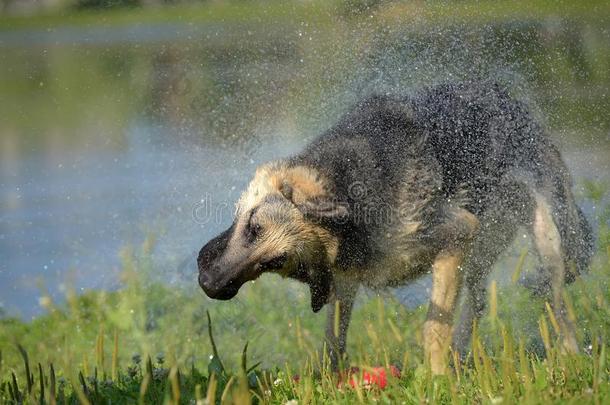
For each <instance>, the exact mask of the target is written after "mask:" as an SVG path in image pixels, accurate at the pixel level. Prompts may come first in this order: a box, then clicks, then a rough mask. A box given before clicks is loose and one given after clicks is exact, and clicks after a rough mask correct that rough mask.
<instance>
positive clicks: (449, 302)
mask: <svg viewBox="0 0 610 405" xmlns="http://www.w3.org/2000/svg"><path fill="white" fill-rule="evenodd" d="M463 258H464V255H463V253H462V252H461V251H460V250H457V249H456V250H451V251H446V252H441V253H440V254H439V255H438V256H437V257H436V259H435V261H434V264H433V267H432V295H431V297H430V307H429V308H428V316H427V318H426V322H425V323H424V350H425V355H426V359H427V360H429V361H430V368H431V369H432V373H433V374H444V373H445V368H446V365H447V352H448V349H449V345H450V342H451V339H450V337H451V329H452V324H453V314H454V310H455V306H456V302H457V299H458V293H459V289H460V284H461V277H462V275H461V269H460V266H461V264H462V261H463Z"/></svg>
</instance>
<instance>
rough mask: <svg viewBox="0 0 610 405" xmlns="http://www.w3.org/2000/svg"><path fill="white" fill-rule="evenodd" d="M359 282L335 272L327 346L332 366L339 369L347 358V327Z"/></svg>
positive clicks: (328, 316)
mask: <svg viewBox="0 0 610 405" xmlns="http://www.w3.org/2000/svg"><path fill="white" fill-rule="evenodd" d="M357 292H358V284H357V283H356V282H355V281H353V280H351V279H350V278H347V277H343V276H342V275H341V274H335V277H334V289H333V293H332V295H331V298H330V300H329V303H328V310H327V311H328V312H327V318H326V341H325V348H326V351H327V353H328V356H329V359H330V364H331V367H332V368H333V369H334V370H337V369H338V368H339V367H340V366H342V362H343V361H344V360H345V359H344V355H345V347H346V343H347V329H348V327H349V321H350V318H351V315H352V308H353V306H354V299H355V297H356V293H357Z"/></svg>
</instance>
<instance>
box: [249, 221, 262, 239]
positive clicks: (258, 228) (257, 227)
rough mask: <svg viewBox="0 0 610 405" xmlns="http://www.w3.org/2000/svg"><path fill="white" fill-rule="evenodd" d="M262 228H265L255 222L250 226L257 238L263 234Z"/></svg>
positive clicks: (251, 231)
mask: <svg viewBox="0 0 610 405" xmlns="http://www.w3.org/2000/svg"><path fill="white" fill-rule="evenodd" d="M262 230H263V228H262V227H261V226H260V225H259V224H253V225H251V226H250V233H251V234H252V236H254V237H255V238H256V237H257V236H259V235H260V234H261V231H262Z"/></svg>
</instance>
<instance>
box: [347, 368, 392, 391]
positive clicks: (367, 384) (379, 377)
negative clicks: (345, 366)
mask: <svg viewBox="0 0 610 405" xmlns="http://www.w3.org/2000/svg"><path fill="white" fill-rule="evenodd" d="M358 371H359V370H358V368H352V369H351V370H350V377H349V385H351V386H352V388H356V385H357V384H360V385H361V386H362V387H364V388H373V387H374V386H375V385H376V386H377V387H379V388H381V389H384V388H385V387H386V386H387V385H388V377H387V373H386V369H385V368H384V367H373V368H370V369H368V370H364V371H362V375H361V376H360V380H359V381H356V380H355V379H354V374H356V373H357V372H358ZM390 374H391V375H392V376H393V377H396V378H400V370H399V369H398V367H396V366H390Z"/></svg>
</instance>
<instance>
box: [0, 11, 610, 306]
mask: <svg viewBox="0 0 610 405" xmlns="http://www.w3.org/2000/svg"><path fill="white" fill-rule="evenodd" d="M551 28H553V27H551ZM551 28H549V27H546V26H545V25H544V24H542V25H541V24H537V23H531V24H525V25H518V24H517V25H516V26H513V25H511V26H509V27H505V26H501V27H499V28H498V27H495V28H494V29H495V30H496V31H494V30H492V31H494V32H493V33H492V34H488V31H489V29H488V27H483V28H480V27H479V28H472V29H470V30H466V31H465V33H462V34H460V35H457V36H455V38H454V43H453V44H452V45H448V44H447V43H446V42H444V40H443V41H441V40H439V39H438V38H437V39H434V38H436V31H435V30H430V31H425V32H423V33H422V32H415V31H412V30H407V31H406V32H402V33H401V32H397V33H396V32H395V33H393V34H392V35H379V36H376V37H374V38H373V39H372V40H371V39H369V41H370V42H369V43H362V44H353V43H351V42H349V41H346V39H345V38H344V37H343V35H344V31H342V30H347V31H349V30H348V28H345V27H344V28H332V29H329V28H328V27H327V28H326V31H323V30H321V29H317V28H315V27H309V26H308V27H303V26H300V27H297V28H292V27H281V26H280V27H273V28H269V29H264V30H262V31H261V29H260V27H259V29H258V31H254V28H252V27H243V26H242V27H227V26H223V25H218V26H214V25H210V26H205V27H193V26H192V25H180V24H159V25H146V26H136V27H135V28H103V27H92V28H62V29H53V30H26V31H7V32H1V31H0V170H1V171H0V309H2V310H3V311H5V312H7V313H9V314H12V315H18V316H22V317H25V318H29V317H31V316H34V315H36V314H38V313H40V312H41V309H40V307H39V304H38V299H39V296H40V295H41V294H40V292H41V290H43V289H44V290H48V291H49V292H50V293H51V295H52V296H53V297H54V298H56V299H61V297H62V296H63V294H64V293H65V291H66V288H68V287H70V286H73V287H75V288H76V289H77V290H81V289H85V288H106V289H115V288H120V282H119V278H118V275H119V272H120V260H119V252H120V251H121V249H123V248H125V247H126V246H130V245H132V246H138V245H140V244H141V243H142V241H143V240H144V239H145V238H146V237H148V236H149V235H155V237H156V241H157V242H156V248H155V249H154V252H153V261H154V263H155V267H156V268H157V269H158V270H159V273H160V275H161V277H162V278H163V279H164V280H166V281H167V282H169V283H176V284H177V285H179V284H182V283H186V284H189V283H190V284H192V283H195V282H196V264H195V259H194V254H195V252H196V251H197V250H198V249H199V248H200V247H201V246H202V244H203V243H204V242H206V241H207V240H208V239H209V238H210V237H212V236H214V235H215V234H216V233H217V232H218V231H220V230H221V229H223V228H224V227H226V226H227V225H228V224H229V223H230V221H231V215H232V210H233V204H234V202H235V201H236V199H237V198H238V196H239V193H240V192H241V190H242V189H243V187H244V186H245V184H246V183H247V181H248V179H249V178H250V176H251V175H252V173H253V171H254V168H255V167H256V166H257V165H258V164H260V163H261V162H263V161H266V160H269V159H273V158H278V157H282V156H286V155H289V154H290V153H293V152H295V151H297V150H299V149H300V148H301V147H302V146H303V145H304V144H305V143H306V142H307V141H308V140H309V139H311V138H312V137H313V136H315V134H317V133H318V132H319V131H321V130H322V129H324V128H325V127H327V126H328V125H329V124H330V123H332V121H333V120H335V119H337V118H338V116H339V114H340V112H341V111H342V110H344V109H345V108H346V107H347V106H348V105H349V104H350V103H351V102H353V101H354V100H356V99H357V98H358V97H359V96H360V95H362V94H366V93H368V92H370V91H389V90H391V91H403V90H404V92H406V93H408V92H410V91H413V90H414V89H416V88H417V87H418V86H419V87H421V85H422V84H425V83H431V82H435V81H441V80H446V79H453V78H456V77H457V78H458V79H459V78H460V75H457V74H455V72H456V71H461V72H463V76H464V77H468V74H470V73H473V72H472V69H473V67H477V71H476V72H475V73H478V74H481V73H483V72H484V71H485V70H489V71H491V72H492V73H493V74H494V75H496V76H498V77H501V78H503V79H505V80H508V81H510V82H511V83H516V85H515V88H516V91H517V93H519V94H525V95H526V96H527V97H528V98H531V99H532V101H534V102H536V104H537V105H538V106H539V108H540V112H541V115H542V116H544V117H546V119H547V120H548V122H549V125H550V126H551V127H552V133H553V136H554V137H555V139H556V140H557V142H558V143H559V144H560V145H561V148H562V150H563V151H564V157H565V159H566V161H567V163H568V165H569V166H570V167H571V168H572V170H573V173H574V177H575V179H576V180H577V184H581V182H582V180H583V179H588V180H594V181H601V182H608V181H609V180H610V177H609V173H610V141H609V139H608V109H607V107H608V96H607V94H608V93H607V92H608V87H607V84H608V73H607V71H604V69H606V68H607V67H608V66H607V59H605V61H606V62H603V61H602V63H601V65H600V64H599V60H598V58H597V57H596V56H586V55H589V54H587V52H584V55H585V56H582V55H581V57H583V58H585V62H587V63H588V64H587V65H586V66H587V68H586V69H588V70H587V71H586V72H585V73H583V74H584V75H585V77H584V78H582V77H580V78H579V77H577V76H578V75H576V76H575V75H574V74H571V73H569V72H568V73H565V72H562V71H561V69H564V70H565V69H576V71H577V73H578V71H579V69H583V68H582V66H581V65H582V63H581V62H582V61H580V59H578V55H577V57H576V61H573V60H571V59H569V58H568V57H565V55H563V54H562V53H561V51H560V52H559V53H558V54H557V53H556V52H557V51H556V50H555V48H556V45H557V44H555V43H553V42H552V41H553V40H555V41H558V42H559V43H560V44H561V41H564V42H565V41H567V42H565V43H566V44H567V45H568V46H573V44H572V42H573V41H571V40H570V41H568V40H566V39H562V38H563V37H561V35H558V37H557V38H555V39H553V38H551V39H550V40H549V39H548V38H547V39H544V34H545V33H547V34H548V31H549V30H551ZM569 28H570V29H573V27H572V26H569ZM594 28H595V27H594ZM251 29H252V30H251ZM368 29H370V30H371V31H372V32H376V30H377V28H376V27H369V28H368ZM445 29H446V30H447V31H448V32H453V33H455V28H451V27H448V28H445ZM553 29H556V28H553ZM503 30H504V31H503ZM462 31H463V30H461V31H460V32H462ZM590 31H591V30H590V29H589V31H587V30H586V29H584V28H583V31H582V33H581V34H582V35H583V38H585V39H586V38H589V37H591V35H593V40H590V41H593V42H592V43H593V45H591V44H589V43H588V42H586V41H584V40H583V41H584V42H582V41H581V42H582V43H581V45H580V46H581V47H584V49H585V51H587V50H590V49H589V48H591V47H593V48H592V49H594V50H595V49H597V48H595V46H599V45H598V43H597V42H595V40H596V38H598V37H601V38H602V39H604V38H606V37H607V32H605V31H603V30H601V31H600V30H598V31H595V29H593V31H592V32H593V34H591V32H590ZM498 32H499V33H498ZM531 32H534V33H538V34H540V33H541V34H540V38H542V39H540V38H539V37H535V38H537V39H535V40H534V39H531V38H530V42H532V43H533V42H536V41H538V42H536V44H542V45H535V46H534V45H532V46H531V48H532V49H533V50H527V49H526V50H523V49H521V48H519V47H517V48H518V49H519V51H518V52H517V51H516V50H515V48H514V47H511V46H507V45H506V42H505V41H506V39H505V37H506V36H507V35H508V34H506V33H509V34H510V33H512V34H514V33H518V34H519V35H522V36H525V37H526V38H529V37H527V35H530V34H528V33H531ZM551 32H554V31H552V30H551ZM561 32H562V31H561V29H560V34H561ZM578 32H580V31H578ZM477 33H479V34H481V36H482V37H485V38H487V37H489V40H488V43H486V44H485V45H480V44H478V45H477V43H478V42H477V41H478V40H472V38H475V39H476V35H475V34H477ZM482 33H484V34H482ZM503 33H504V34H503ZM526 34H527V35H526ZM486 35H487V36H486ZM531 35H533V34H531ZM587 35H588V36H589V37H587ZM595 35H597V37H596V36H595ZM471 37H472V38H471ZM469 38H470V39H469ZM570 38H571V37H570ZM501 40H502V41H504V42H501ZM494 41H496V42H494ZM544 41H547V42H544ZM548 41H550V45H549V44H548ZM579 41H580V40H579ZM427 42H430V43H432V44H433V45H434V46H432V47H431V48H429V49H423V48H422V47H421V44H425V43H427ZM576 42H578V41H576ZM528 43H529V42H528ZM579 43H580V42H579ZM338 44H340V45H341V47H340V49H339V48H337V46H338ZM456 44H457V45H456ZM498 44H502V47H503V48H502V49H501V52H499V53H498V52H497V51H494V52H495V53H494V52H491V49H493V48H494V47H497V46H499V45H498ZM545 44H546V45H545ZM583 44H584V45H583ZM596 44H597V45H596ZM373 45H374V46H373ZM537 47H543V50H545V51H546V52H547V54H546V55H545V56H544V57H541V56H540V55H538V54H537V53H539V52H540V49H539V48H537ZM545 47H546V48H545ZM587 47H588V48H587ZM371 49H372V50H371ZM464 49H466V50H469V52H470V54H469V55H458V54H455V53H454V52H456V51H458V50H464ZM570 49H571V48H570ZM577 49H580V48H577ZM603 51H604V52H607V45H606V48H603ZM565 52H568V53H569V52H571V51H570V50H569V49H568V51H565ZM532 54H535V56H532ZM606 54H607V53H606ZM594 55H595V54H594ZM471 57H472V58H475V59H474V60H476V63H471V62H472V61H471V59H470V58H471ZM532 57H534V58H539V59H540V60H532ZM571 57H572V58H574V57H573V56H571ZM549 58H550V59H551V60H552V58H556V60H555V61H553V64H554V66H556V67H557V66H559V68H561V69H559V70H560V71H559V72H558V73H557V72H556V73H554V74H555V76H554V75H553V74H550V73H547V72H546V71H545V69H546V68H548V65H549ZM587 58H591V60H589V59H587ZM490 60H493V63H491V62H490ZM566 60H568V61H567V62H566ZM447 62H453V63H451V64H450V65H448V64H447ZM589 62H590V63H589ZM594 62H595V63H597V65H596V64H595V63H594ZM562 63H563V64H566V66H568V67H567V68H566V67H565V66H564V65H562ZM482 66H485V67H489V66H491V67H492V68H493V69H482V68H481V67H482ZM574 66H576V67H574ZM606 70H607V69H606ZM564 94H565V95H568V96H567V97H565V98H570V100H568V101H566V100H565V99H564V97H563V95H564ZM583 102H586V103H588V105H587V107H586V108H583V106H582V104H583ZM584 110H586V111H584ZM583 111H584V112H583ZM582 194H583V193H582V187H580V186H578V187H577V195H579V196H582ZM584 206H585V208H586V211H587V214H588V215H589V216H590V217H594V216H595V209H596V207H594V206H593V205H592V204H591V203H590V202H587V201H585V202H584ZM424 283H425V282H424ZM424 296H425V292H424ZM424 296H422V290H421V289H419V290H418V289H416V288H412V289H410V290H409V289H407V290H404V291H402V292H401V297H403V299H404V300H405V301H407V302H408V303H410V304H414V303H418V302H421V301H422V300H423V299H424Z"/></svg>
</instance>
